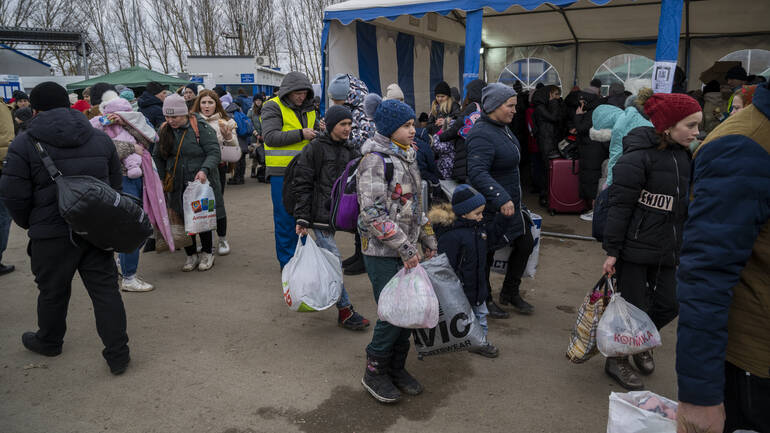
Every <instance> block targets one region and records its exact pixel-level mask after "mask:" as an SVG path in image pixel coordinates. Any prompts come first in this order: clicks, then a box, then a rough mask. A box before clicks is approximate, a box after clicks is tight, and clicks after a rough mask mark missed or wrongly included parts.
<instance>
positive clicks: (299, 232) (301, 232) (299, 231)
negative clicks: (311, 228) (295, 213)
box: [294, 224, 307, 236]
mask: <svg viewBox="0 0 770 433" xmlns="http://www.w3.org/2000/svg"><path fill="white" fill-rule="evenodd" d="M294 232H296V233H297V236H307V227H302V226H301V225H299V224H297V225H295V226H294Z"/></svg>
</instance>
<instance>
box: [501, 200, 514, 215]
mask: <svg viewBox="0 0 770 433" xmlns="http://www.w3.org/2000/svg"><path fill="white" fill-rule="evenodd" d="M500 212H502V213H503V215H505V216H507V217H509V216H513V214H514V213H515V212H516V208H515V207H514V206H513V202H512V201H510V200H508V201H507V202H505V204H504V205H502V206H500Z"/></svg>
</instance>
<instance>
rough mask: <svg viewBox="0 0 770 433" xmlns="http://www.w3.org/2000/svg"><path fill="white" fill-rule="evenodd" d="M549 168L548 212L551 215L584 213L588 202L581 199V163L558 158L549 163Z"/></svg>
mask: <svg viewBox="0 0 770 433" xmlns="http://www.w3.org/2000/svg"><path fill="white" fill-rule="evenodd" d="M548 168H549V169H548V211H549V212H550V213H551V215H553V214H554V213H555V212H560V213H580V212H583V211H584V210H585V209H586V202H585V200H583V199H581V198H580V181H579V180H578V173H579V171H580V162H579V161H577V160H575V159H562V158H557V159H552V160H550V161H548Z"/></svg>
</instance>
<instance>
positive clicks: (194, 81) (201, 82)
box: [190, 75, 203, 84]
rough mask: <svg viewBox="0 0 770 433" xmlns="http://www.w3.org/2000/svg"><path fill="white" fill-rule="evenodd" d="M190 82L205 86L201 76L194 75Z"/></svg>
mask: <svg viewBox="0 0 770 433" xmlns="http://www.w3.org/2000/svg"><path fill="white" fill-rule="evenodd" d="M190 81H192V82H193V83H198V84H203V77H201V76H200V75H193V76H192V77H190Z"/></svg>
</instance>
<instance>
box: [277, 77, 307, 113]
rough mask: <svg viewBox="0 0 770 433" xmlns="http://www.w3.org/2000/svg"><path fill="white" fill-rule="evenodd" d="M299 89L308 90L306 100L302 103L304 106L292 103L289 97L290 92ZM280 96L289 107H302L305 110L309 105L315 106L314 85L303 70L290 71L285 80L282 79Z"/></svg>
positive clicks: (279, 90)
mask: <svg viewBox="0 0 770 433" xmlns="http://www.w3.org/2000/svg"><path fill="white" fill-rule="evenodd" d="M297 90H307V98H305V102H303V103H302V107H294V104H292V103H291V102H290V101H289V98H288V96H289V93H291V92H294V91H297ZM278 97H279V98H280V99H281V101H283V103H284V104H286V106H287V107H292V108H302V109H303V111H304V109H306V108H308V107H313V98H314V97H315V94H314V93H313V85H312V84H311V83H310V80H308V79H307V76H305V74H303V73H302V72H289V73H288V74H286V76H285V77H283V81H281V87H280V88H279V89H278Z"/></svg>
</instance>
